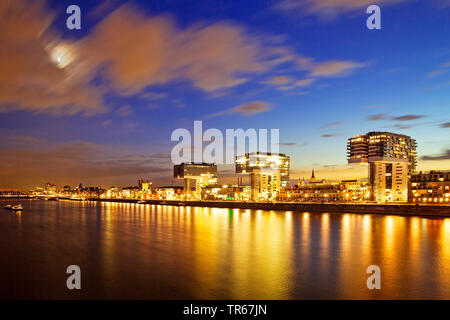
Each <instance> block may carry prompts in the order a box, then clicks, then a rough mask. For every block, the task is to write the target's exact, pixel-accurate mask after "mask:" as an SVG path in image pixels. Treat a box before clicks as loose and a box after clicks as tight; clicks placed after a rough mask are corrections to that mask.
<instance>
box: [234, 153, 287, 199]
mask: <svg viewBox="0 0 450 320" xmlns="http://www.w3.org/2000/svg"><path fill="white" fill-rule="evenodd" d="M289 162H290V161H289V157H288V156H286V155H285V154H281V153H262V152H255V153H246V154H245V155H242V156H237V157H236V173H241V174H250V187H251V190H252V193H251V199H252V200H259V199H260V198H263V199H274V198H275V197H276V195H277V193H278V192H280V191H281V189H282V188H285V187H287V186H289Z"/></svg>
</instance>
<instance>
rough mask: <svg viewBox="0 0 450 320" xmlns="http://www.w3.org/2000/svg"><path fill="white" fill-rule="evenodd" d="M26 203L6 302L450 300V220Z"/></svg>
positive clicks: (1, 269)
mask: <svg viewBox="0 0 450 320" xmlns="http://www.w3.org/2000/svg"><path fill="white" fill-rule="evenodd" d="M6 203H18V202H17V201H9V202H6V201H0V205H1V206H2V207H3V206H4V205H6ZM20 203H22V204H23V206H24V208H25V210H24V211H23V212H22V213H20V214H16V213H13V212H10V211H7V210H3V209H1V211H0V253H1V254H0V298H2V299H14V298H27V299H36V298H44V299H56V298H59V299H74V298H83V299H109V298H113V299H116V298H118V299H140V298H142V299H148V298H149V299H304V298H307V299H314V298H319V299H322V298H326V299H372V298H376V299H380V298H384V299H399V298H408V299H419V298H426V299H443V298H445V299H450V219H426V218H417V217H398V216H380V215H356V214H313V213H298V212H275V211H259V210H258V211H253V210H238V209H234V210H227V209H214V208H190V207H171V206H160V205H138V204H121V203H96V202H72V201H30V200H22V201H20ZM72 264H75V265H79V266H80V267H81V273H82V274H81V275H82V289H81V290H78V291H77V290H73V291H70V290H68V289H67V288H66V279H67V277H68V276H69V275H67V274H66V268H67V266H69V265H72ZM372 264H375V265H379V266H380V268H381V287H382V288H381V290H368V289H367V287H366V280H367V277H368V276H369V275H368V274H366V268H367V266H369V265H372Z"/></svg>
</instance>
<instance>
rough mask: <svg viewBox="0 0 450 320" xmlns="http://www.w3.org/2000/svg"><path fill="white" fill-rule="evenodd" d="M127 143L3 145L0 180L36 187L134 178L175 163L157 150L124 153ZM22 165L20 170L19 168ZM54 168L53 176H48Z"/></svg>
mask: <svg viewBox="0 0 450 320" xmlns="http://www.w3.org/2000/svg"><path fill="white" fill-rule="evenodd" d="M125 149H126V147H125V146H120V147H118V146H103V145H99V144H95V143H91V142H87V141H71V142H66V143H63V144H57V145H54V144H50V145H49V144H48V143H47V142H46V141H41V142H40V143H38V145H37V146H36V145H35V144H32V145H29V146H21V147H20V148H18V147H17V146H16V147H14V148H7V149H0V161H1V162H2V166H1V167H0V181H2V185H4V186H8V187H19V186H20V187H23V186H26V187H33V186H35V185H42V184H44V183H45V182H47V181H48V179H51V182H53V183H56V184H58V185H66V184H70V185H75V184H78V183H80V182H83V184H85V183H86V184H93V185H103V186H105V184H117V183H124V184H129V183H130V181H132V182H134V179H135V178H136V176H145V177H149V178H153V177H160V176H161V177H164V176H167V175H169V174H170V172H171V170H172V167H171V162H170V161H167V158H162V156H159V155H158V154H156V155H155V154H153V155H152V154H150V155H130V154H121V153H120V152H121V151H120V150H125ZM17 167H20V170H17ZM49 172H51V177H49V175H48V174H49Z"/></svg>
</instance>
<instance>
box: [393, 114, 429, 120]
mask: <svg viewBox="0 0 450 320" xmlns="http://www.w3.org/2000/svg"><path fill="white" fill-rule="evenodd" d="M422 118H425V116H422V115H416V114H407V115H404V116H399V117H393V118H392V120H395V121H412V120H417V119H422Z"/></svg>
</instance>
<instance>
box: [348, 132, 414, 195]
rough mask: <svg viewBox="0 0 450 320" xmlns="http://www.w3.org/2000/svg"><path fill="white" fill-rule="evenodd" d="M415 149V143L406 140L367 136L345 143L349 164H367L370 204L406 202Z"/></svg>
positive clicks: (382, 134)
mask: <svg viewBox="0 0 450 320" xmlns="http://www.w3.org/2000/svg"><path fill="white" fill-rule="evenodd" d="M416 148H417V144H416V140H414V139H412V138H411V137H409V136H405V135H401V134H396V133H391V132H369V133H367V134H365V135H358V136H354V137H351V138H350V139H348V144H347V149H348V162H349V163H368V164H369V186H370V200H373V201H376V202H381V203H383V202H407V201H408V184H409V178H410V177H411V175H412V174H413V173H414V170H415V168H416V161H417V160H416Z"/></svg>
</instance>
